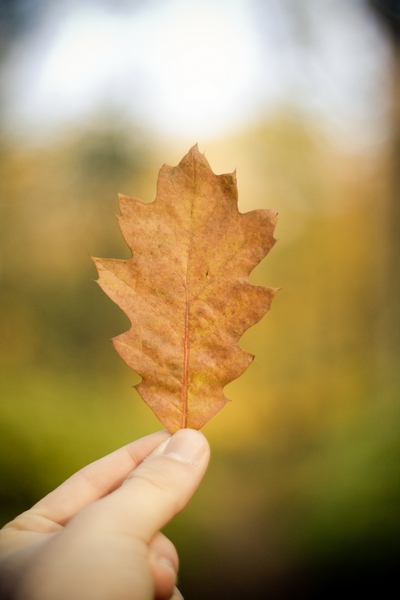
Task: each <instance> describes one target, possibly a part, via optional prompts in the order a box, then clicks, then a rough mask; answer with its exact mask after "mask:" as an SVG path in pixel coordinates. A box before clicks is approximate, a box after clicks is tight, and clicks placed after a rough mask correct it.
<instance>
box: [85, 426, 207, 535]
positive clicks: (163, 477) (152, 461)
mask: <svg viewBox="0 0 400 600" xmlns="http://www.w3.org/2000/svg"><path fill="white" fill-rule="evenodd" d="M209 456H210V449H209V445H208V442H207V440H206V438H205V437H204V435H203V434H202V433H200V432H199V431H195V430H193V429H180V430H179V431H177V432H176V433H175V434H174V435H173V436H172V437H171V438H169V439H167V440H165V441H164V442H163V443H162V444H161V445H160V446H159V447H158V448H156V450H155V451H154V452H153V453H152V454H151V455H150V456H149V457H148V458H147V459H146V460H145V461H143V462H142V463H141V464H140V465H139V466H138V467H137V468H136V469H135V470H134V471H132V473H131V474H130V475H129V477H128V478H127V480H126V481H125V482H124V484H123V485H122V486H121V487H120V488H118V489H117V490H115V492H113V493H112V494H110V495H109V496H107V497H106V498H103V499H102V500H100V501H99V502H97V503H96V504H93V505H92V506H90V507H89V508H90V515H91V517H92V518H93V519H94V521H93V525H94V526H95V527H100V528H106V529H109V530H111V531H112V532H113V533H120V534H122V535H127V534H128V535H129V534H130V535H132V536H135V537H137V538H139V539H142V540H143V541H145V542H146V543H149V542H150V540H151V539H152V538H153V537H154V535H155V533H156V532H157V531H158V530H159V529H161V528H162V527H163V526H164V525H165V524H166V523H167V522H168V521H170V520H171V519H172V518H173V517H174V516H175V515H176V514H177V513H178V512H180V511H181V510H182V509H183V508H184V506H185V505H186V504H187V503H188V502H189V500H190V498H191V497H192V495H193V494H194V492H195V490H196V489H197V487H198V485H199V484H200V481H201V479H202V478H203V476H204V473H205V471H206V469H207V465H208V461H209ZM89 508H88V509H87V510H88V511H89ZM84 512H85V511H83V512H81V513H80V515H81V516H82V517H83V516H84V515H83V513H84ZM78 517H79V515H78ZM88 517H89V514H86V515H85V518H88Z"/></svg>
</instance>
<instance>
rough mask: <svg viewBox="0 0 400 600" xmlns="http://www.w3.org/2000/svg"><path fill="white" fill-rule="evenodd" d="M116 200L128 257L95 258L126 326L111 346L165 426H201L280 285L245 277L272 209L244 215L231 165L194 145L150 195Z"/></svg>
mask: <svg viewBox="0 0 400 600" xmlns="http://www.w3.org/2000/svg"><path fill="white" fill-rule="evenodd" d="M119 199H120V210H121V215H120V216H119V217H118V219H119V224H120V227H121V231H122V234H123V236H124V238H125V241H126V243H127V244H128V246H129V248H130V249H131V251H132V257H131V258H130V259H129V260H113V259H101V258H94V259H93V260H94V262H95V263H96V266H97V270H98V273H99V279H98V283H99V285H100V286H101V287H102V289H103V290H104V291H105V293H106V294H108V296H109V297H110V298H111V299H112V300H113V301H114V302H115V303H116V304H117V305H118V306H119V307H120V308H121V309H122V310H123V311H124V312H125V313H126V315H127V316H128V317H129V319H130V321H131V324H132V327H131V329H129V331H127V332H126V333H123V334H122V335H119V336H117V337H115V338H113V340H112V341H113V344H114V347H115V349H116V350H117V352H118V354H119V355H120V356H121V358H122V359H123V360H124V361H125V362H126V363H127V364H128V365H129V366H130V367H131V368H132V369H134V370H135V371H137V373H139V375H141V377H142V381H141V382H140V383H139V384H138V385H137V386H135V387H136V388H137V390H138V392H139V394H140V395H141V397H142V398H143V400H144V401H145V402H146V403H147V404H148V405H149V406H150V408H151V409H152V410H153V411H154V413H155V414H156V416H157V417H158V418H159V420H160V421H161V423H162V424H163V425H164V426H165V427H166V428H167V429H169V431H170V432H174V431H176V430H177V429H180V428H183V427H192V428H193V429H200V427H202V426H203V425H204V424H205V423H207V421H208V420H209V419H211V417H213V416H214V415H215V414H216V413H217V412H218V411H219V410H221V408H222V407H223V406H224V405H225V404H226V402H228V399H227V398H225V396H224V394H223V388H224V386H225V385H226V384H227V383H229V382H230V381H232V380H233V379H236V378H237V377H239V375H241V374H242V373H243V372H244V371H245V370H246V369H247V367H248V366H249V364H250V363H251V361H252V360H253V358H254V357H253V355H252V354H249V353H248V352H245V351H244V350H243V349H242V348H240V346H239V339H240V337H241V336H242V335H243V333H244V332H245V331H246V329H248V328H249V327H250V326H251V325H253V324H254V323H256V322H258V321H259V320H260V319H261V318H262V317H263V316H264V314H265V313H266V312H267V311H268V309H269V308H270V305H271V302H272V299H273V297H274V295H275V293H276V291H277V289H274V288H268V287H260V286H254V285H251V284H250V283H249V281H248V276H249V274H250V272H251V271H252V270H253V268H254V267H255V266H256V265H257V264H258V263H259V262H260V261H261V260H262V259H263V258H264V256H266V254H267V253H268V252H269V250H270V249H271V248H272V246H273V245H274V243H275V241H276V240H275V239H274V237H273V232H274V228H275V224H276V219H277V213H275V212H273V211H270V210H254V211H251V212H247V213H244V214H241V213H240V212H239V210H238V205H237V186H236V176H235V173H232V174H225V175H215V174H214V173H213V172H212V170H211V168H210V165H209V164H208V162H207V160H206V158H205V157H204V156H203V155H202V154H200V152H199V151H198V149H197V146H195V147H193V148H192V149H191V150H190V151H189V153H188V154H187V155H186V156H185V157H184V158H183V159H182V161H181V162H180V163H179V165H178V166H177V167H169V166H167V165H164V166H163V167H162V168H161V170H160V173H159V176H158V182H157V196H156V199H155V200H154V202H152V203H146V202H142V201H141V200H138V199H137V198H129V197H127V196H123V195H120V196H119Z"/></svg>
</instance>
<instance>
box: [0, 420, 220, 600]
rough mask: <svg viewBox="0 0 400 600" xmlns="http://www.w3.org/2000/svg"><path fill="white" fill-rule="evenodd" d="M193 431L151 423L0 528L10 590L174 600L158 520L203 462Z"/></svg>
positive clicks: (1, 580) (79, 598) (174, 509)
mask: <svg viewBox="0 0 400 600" xmlns="http://www.w3.org/2000/svg"><path fill="white" fill-rule="evenodd" d="M208 460H209V446H208V443H207V440H206V438H205V437H204V436H203V435H202V434H201V433H200V432H198V431H194V430H192V429H181V430H179V431H177V432H176V433H175V434H174V435H173V436H171V435H170V434H169V433H168V432H167V431H160V432H158V433H154V434H152V435H149V436H147V437H144V438H142V439H140V440H137V441H135V442H132V443H131V444H128V445H127V446H124V447H123V448H120V449H119V450H116V451H115V452H113V453H112V454H109V455H108V456H105V457H104V458H101V459H100V460H98V461H96V462H94V463H92V464H90V465H88V466H87V467H85V468H83V469H82V470H81V471H78V472H77V473H75V475H73V476H72V477H70V479H68V480H67V481H65V482H64V483H63V484H62V485H61V486H60V487H58V488H57V489H56V490H54V491H53V492H51V493H50V494H49V495H48V496H46V497H45V498H43V500H40V501H39V502H38V503H37V504H35V506H33V507H32V508H31V509H30V510H28V511H27V512H24V513H22V515H20V516H19V517H17V518H16V519H15V520H14V521H11V523H8V525H6V526H5V527H4V528H3V529H2V530H1V531H0V597H1V598H2V599H7V600H72V599H73V600H178V599H179V598H182V596H181V594H180V593H179V591H178V590H177V588H176V587H175V583H176V576H177V571H178V555H177V552H176V550H175V547H174V546H173V544H172V542H170V540H168V539H167V538H166V537H165V536H164V535H163V534H162V533H160V531H159V529H160V528H161V527H163V526H164V525H165V524H166V523H167V522H168V521H170V519H172V518H173V517H174V516H175V515H176V514H177V513H179V512H180V511H181V510H182V509H183V508H184V507H185V506H186V504H187V503H188V502H189V500H190V498H191V497H192V495H193V493H194V492H195V490H196V488H197V487H198V485H199V483H200V481H201V479H202V477H203V475H204V473H205V471H206V468H207V465H208Z"/></svg>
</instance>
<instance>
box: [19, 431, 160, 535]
mask: <svg viewBox="0 0 400 600" xmlns="http://www.w3.org/2000/svg"><path fill="white" fill-rule="evenodd" d="M170 435H171V434H170V433H169V432H168V431H158V432H156V433H152V434H151V435H148V436H146V437H143V438H141V439H139V440H136V441H135V442H131V443H130V444H127V445H126V446H123V447H122V448H119V449H118V450H116V451H115V452H112V453H111V454H108V455H107V456H104V457H103V458H100V459H99V460H96V461H95V462H93V463H91V464H90V465H87V466H86V467H84V468H83V469H81V470H80V471H78V472H77V473H75V474H74V475H72V477H70V478H69V479H67V481H65V482H64V483H63V484H61V485H60V486H59V487H58V488H57V489H55V490H54V491H53V492H51V493H50V494H48V495H47V496H46V497H45V498H43V499H42V500H40V501H39V502H38V503H37V504H35V506H33V507H32V508H31V510H30V511H29V512H31V513H34V514H35V515H40V516H42V517H45V518H46V519H50V520H51V521H54V522H56V523H59V524H61V525H63V524H65V523H66V522H67V521H68V520H69V519H70V518H71V517H72V516H73V515H74V514H75V513H77V512H78V511H79V510H80V509H81V508H83V507H84V506H87V505H88V504H90V503H92V502H94V501H95V500H98V499H99V498H102V497H103V496H105V495H107V494H109V493H110V492H112V491H113V490H115V489H116V488H118V487H119V486H120V485H121V484H122V482H123V481H124V480H125V479H126V477H127V476H128V474H129V473H130V472H131V471H132V470H133V469H135V468H136V467H137V466H138V465H139V464H140V463H141V462H142V461H143V460H144V459H145V458H146V456H148V455H149V454H150V453H151V452H152V451H153V450H154V449H155V448H156V447H157V446H158V445H159V444H161V443H162V442H163V441H164V440H165V439H167V438H168V437H170Z"/></svg>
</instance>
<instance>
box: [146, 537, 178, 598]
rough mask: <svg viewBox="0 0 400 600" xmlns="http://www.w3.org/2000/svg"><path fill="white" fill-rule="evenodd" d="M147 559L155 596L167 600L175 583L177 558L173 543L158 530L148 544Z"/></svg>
mask: <svg viewBox="0 0 400 600" xmlns="http://www.w3.org/2000/svg"><path fill="white" fill-rule="evenodd" d="M149 560H150V568H151V571H152V574H153V580H154V590H155V596H156V598H157V599H158V600H164V599H165V600H169V598H171V596H172V594H173V591H174V587H175V584H176V579H177V573H178V567H179V558H178V553H177V551H176V548H175V546H174V545H173V543H172V542H171V541H170V540H169V539H168V538H167V537H166V536H165V535H163V534H162V533H160V532H157V533H156V535H155V536H154V538H153V539H152V540H151V542H150V544H149Z"/></svg>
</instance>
